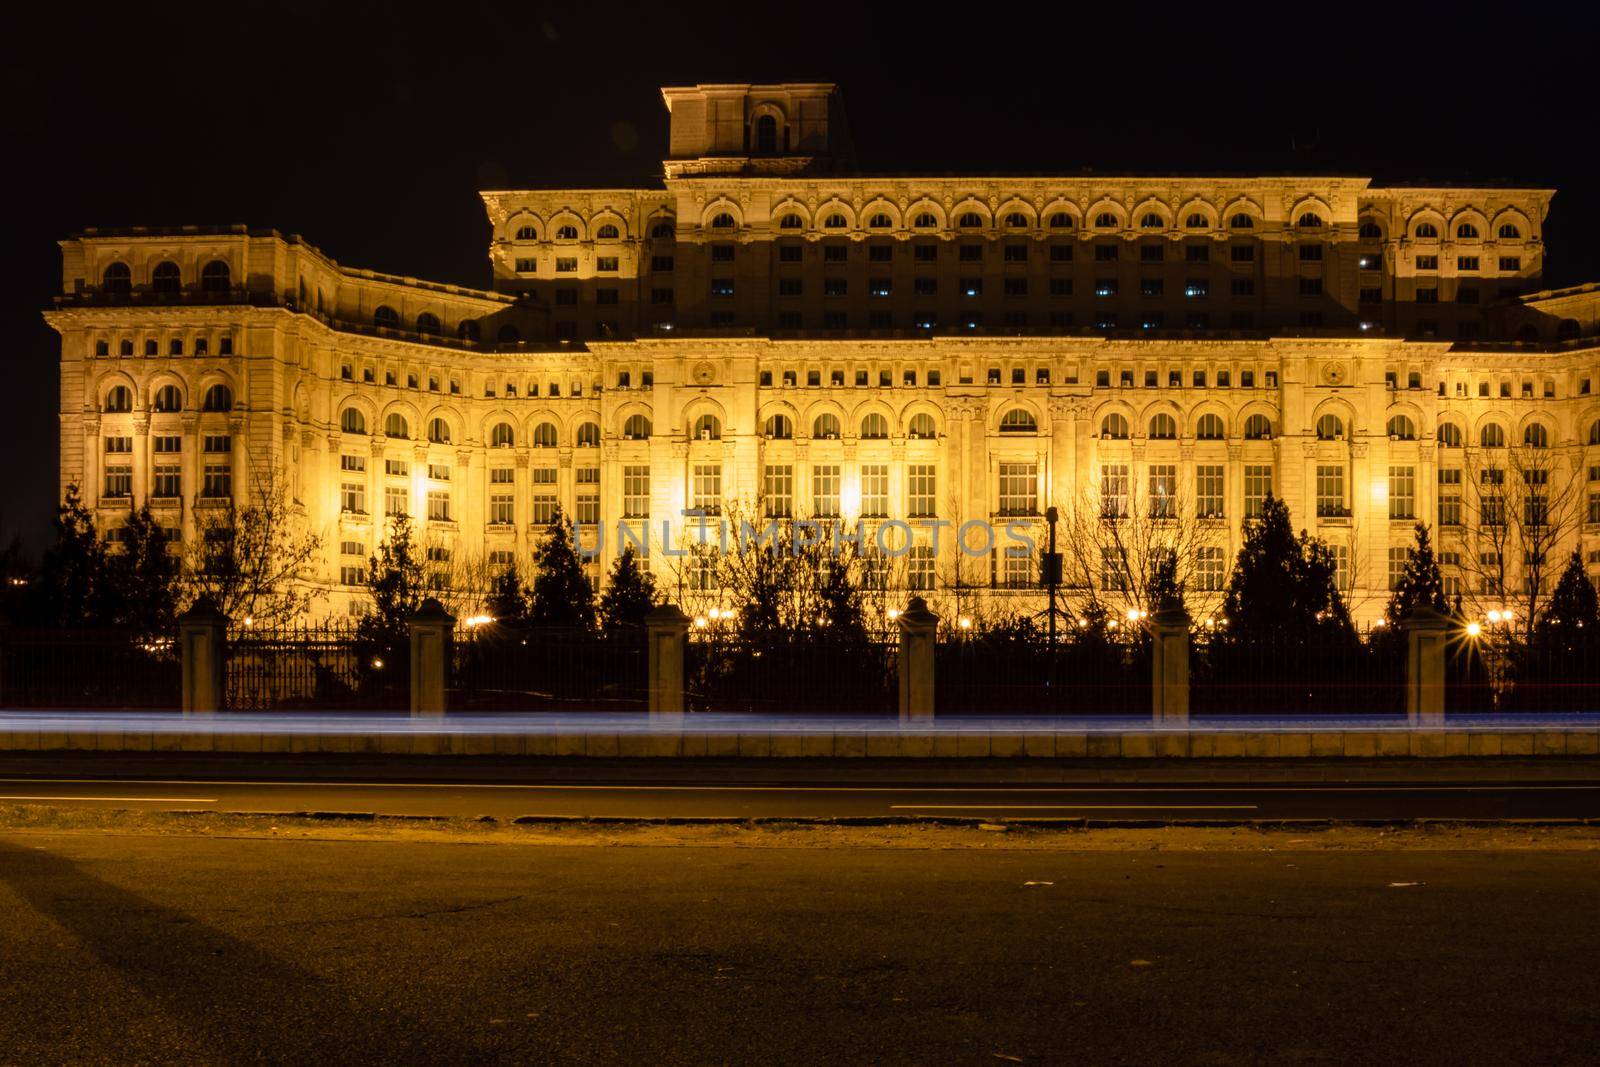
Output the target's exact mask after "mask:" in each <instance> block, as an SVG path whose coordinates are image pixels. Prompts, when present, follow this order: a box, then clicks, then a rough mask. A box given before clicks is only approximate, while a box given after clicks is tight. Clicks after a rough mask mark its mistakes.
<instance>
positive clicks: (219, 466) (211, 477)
mask: <svg viewBox="0 0 1600 1067" xmlns="http://www.w3.org/2000/svg"><path fill="white" fill-rule="evenodd" d="M200 495H201V496H203V497H207V498H208V499H212V500H226V499H228V498H229V497H231V496H233V464H231V463H226V462H224V463H207V464H206V466H205V471H204V472H203V476H202V478H201V483H200Z"/></svg>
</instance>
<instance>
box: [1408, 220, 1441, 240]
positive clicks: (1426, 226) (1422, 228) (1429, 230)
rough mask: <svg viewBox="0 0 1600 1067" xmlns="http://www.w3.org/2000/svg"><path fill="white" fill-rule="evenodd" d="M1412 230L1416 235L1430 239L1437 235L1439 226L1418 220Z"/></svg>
mask: <svg viewBox="0 0 1600 1067" xmlns="http://www.w3.org/2000/svg"><path fill="white" fill-rule="evenodd" d="M1412 232H1413V233H1415V234H1416V235H1417V236H1418V237H1421V238H1424V239H1432V238H1435V237H1438V236H1439V227H1437V226H1435V225H1434V224H1433V223H1431V222H1419V223H1417V228H1416V229H1415V230H1414V231H1412Z"/></svg>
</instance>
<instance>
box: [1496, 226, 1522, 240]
mask: <svg viewBox="0 0 1600 1067" xmlns="http://www.w3.org/2000/svg"><path fill="white" fill-rule="evenodd" d="M1500 240H1502V241H1520V240H1522V231H1521V230H1520V229H1518V228H1517V224H1516V223H1514V222H1507V223H1503V224H1502V225H1501V226H1500Z"/></svg>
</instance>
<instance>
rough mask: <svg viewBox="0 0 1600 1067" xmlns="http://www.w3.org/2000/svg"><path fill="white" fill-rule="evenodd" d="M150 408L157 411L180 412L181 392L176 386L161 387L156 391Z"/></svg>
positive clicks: (181, 405)
mask: <svg viewBox="0 0 1600 1067" xmlns="http://www.w3.org/2000/svg"><path fill="white" fill-rule="evenodd" d="M151 406H152V407H154V408H155V409H156V410H157V411H182V410H183V391H182V390H180V389H179V388H178V387H177V386H176V385H163V386H162V387H161V388H160V389H157V390H156V399H155V403H154V404H152V405H151Z"/></svg>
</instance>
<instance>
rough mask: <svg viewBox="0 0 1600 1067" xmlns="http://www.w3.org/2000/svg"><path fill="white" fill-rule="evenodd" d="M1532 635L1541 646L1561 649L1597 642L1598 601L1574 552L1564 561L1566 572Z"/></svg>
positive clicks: (1599, 629)
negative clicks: (1552, 645) (1550, 644)
mask: <svg viewBox="0 0 1600 1067" xmlns="http://www.w3.org/2000/svg"><path fill="white" fill-rule="evenodd" d="M1534 635H1535V638H1536V639H1538V640H1540V641H1542V642H1550V643H1552V644H1557V645H1560V646H1563V647H1575V646H1576V645H1578V644H1579V643H1582V644H1586V645H1593V644H1595V643H1596V642H1600V597H1597V596H1596V594H1595V588H1594V583H1592V582H1590V581H1589V576H1588V574H1587V573H1585V571H1584V567H1583V557H1582V556H1581V555H1580V554H1579V553H1578V552H1577V551H1576V550H1574V551H1573V553H1572V555H1571V556H1569V557H1568V558H1567V566H1566V569H1565V570H1563V571H1562V572H1561V578H1560V580H1559V581H1558V582H1556V588H1555V592H1554V593H1552V594H1551V595H1550V601H1549V603H1547V604H1546V605H1545V609H1544V613H1543V614H1541V615H1540V616H1539V621H1538V624H1537V627H1536V628H1535V631H1534Z"/></svg>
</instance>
